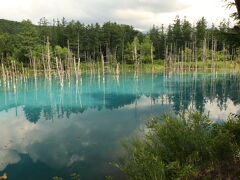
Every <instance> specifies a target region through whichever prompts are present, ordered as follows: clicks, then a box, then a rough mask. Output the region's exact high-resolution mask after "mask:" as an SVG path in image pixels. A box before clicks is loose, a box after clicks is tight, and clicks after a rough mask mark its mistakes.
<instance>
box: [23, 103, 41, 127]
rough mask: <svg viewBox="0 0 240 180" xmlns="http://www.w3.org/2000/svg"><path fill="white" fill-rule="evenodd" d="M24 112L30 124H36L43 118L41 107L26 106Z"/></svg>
mask: <svg viewBox="0 0 240 180" xmlns="http://www.w3.org/2000/svg"><path fill="white" fill-rule="evenodd" d="M23 111H24V112H25V116H26V118H27V120H29V121H30V122H32V123H34V124H36V123H37V122H38V120H39V119H40V116H41V111H42V108H41V107H32V106H25V107H24V108H23Z"/></svg>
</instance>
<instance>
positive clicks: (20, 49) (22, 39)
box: [15, 20, 39, 62]
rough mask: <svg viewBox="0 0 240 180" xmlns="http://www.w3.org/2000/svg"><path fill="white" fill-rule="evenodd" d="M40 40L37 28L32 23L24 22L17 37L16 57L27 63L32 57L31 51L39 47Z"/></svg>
mask: <svg viewBox="0 0 240 180" xmlns="http://www.w3.org/2000/svg"><path fill="white" fill-rule="evenodd" d="M38 43H39V39H38V35H37V30H36V27H35V26H34V25H33V24H32V23H31V21H29V20H27V21H22V22H21V26H20V30H19V33H18V34H17V36H16V45H15V57H16V59H19V60H21V61H23V62H27V61H28V60H29V58H30V57H31V51H34V50H35V49H36V47H37V46H38Z"/></svg>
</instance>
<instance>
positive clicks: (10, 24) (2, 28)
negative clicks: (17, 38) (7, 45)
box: [0, 19, 20, 34]
mask: <svg viewBox="0 0 240 180" xmlns="http://www.w3.org/2000/svg"><path fill="white" fill-rule="evenodd" d="M19 26H20V22H16V21H9V20H5V19H0V32H2V33H10V34H16V33H17V32H18V28H19Z"/></svg>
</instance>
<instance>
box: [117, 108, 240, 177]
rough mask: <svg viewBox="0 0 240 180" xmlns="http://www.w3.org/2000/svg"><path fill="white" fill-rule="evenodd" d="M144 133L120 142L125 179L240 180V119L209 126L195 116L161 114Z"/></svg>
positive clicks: (209, 124) (149, 123)
mask: <svg viewBox="0 0 240 180" xmlns="http://www.w3.org/2000/svg"><path fill="white" fill-rule="evenodd" d="M145 132H147V133H142V134H141V135H138V136H136V137H131V138H129V139H128V140H125V141H124V142H123V147H124V149H125V156H124V157H123V158H122V159H121V161H120V163H119V164H115V166H117V167H118V168H119V169H120V170H121V171H123V172H124V173H125V175H126V177H127V179H133V180H135V179H136V180H161V179H162V180H164V179H186V180H187V179H239V177H240V168H239V165H240V118H239V117H235V116H230V117H229V118H228V119H227V120H226V121H225V122H221V123H216V122H212V121H211V120H210V119H209V117H208V116H206V115H203V114H200V113H197V112H194V113H187V114H185V115H180V116H179V117H174V116H171V115H167V114H164V115H162V116H160V117H155V118H153V119H152V120H150V121H149V122H148V123H147V124H146V129H145Z"/></svg>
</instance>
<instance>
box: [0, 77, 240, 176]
mask: <svg viewBox="0 0 240 180" xmlns="http://www.w3.org/2000/svg"><path fill="white" fill-rule="evenodd" d="M239 77H240V76H239V75H237V74H235V75H234V74H218V75H211V74H207V75H202V74H197V75H196V74H195V75H194V74H186V75H171V76H165V75H163V74H142V75H141V76H139V77H138V79H134V75H133V74H131V73H128V74H123V75H121V76H120V77H119V78H116V77H114V76H112V75H107V76H106V77H105V80H103V79H102V78H99V77H98V76H97V75H92V76H90V75H84V76H83V77H82V83H81V81H80V80H79V81H78V84H76V80H75V78H73V79H72V80H71V83H70V86H69V85H68V82H65V85H64V87H63V88H61V87H60V85H59V81H58V80H57V79H53V80H52V81H51V82H49V81H48V80H45V79H44V78H43V77H42V78H38V79H37V81H35V80H34V79H29V80H28V81H27V83H26V84H24V83H23V82H21V81H19V82H17V84H16V87H15V88H14V85H13V84H12V83H10V84H9V87H7V88H5V87H3V86H1V87H0V123H1V124H0V128H1V130H0V137H1V139H0V142H1V143H0V171H1V173H3V172H7V173H8V174H9V179H10V180H11V179H31V180H32V179H34V180H40V179H41V180H42V179H51V177H53V176H56V175H57V176H62V177H66V176H67V175H69V174H70V173H73V172H77V173H79V174H80V175H81V178H82V179H104V176H106V175H112V174H117V176H121V174H119V172H118V171H117V170H116V169H115V168H113V167H111V166H110V165H109V164H108V162H114V161H116V160H117V158H118V156H119V154H120V153H121V152H120V148H119V139H121V138H124V137H126V136H129V135H132V134H134V133H136V132H137V130H138V129H139V128H140V127H141V126H142V125H143V123H144V120H146V119H147V117H148V116H149V115H150V114H159V113H162V112H171V113H178V112H180V111H181V110H186V109H197V110H199V111H202V112H206V113H207V112H209V111H210V117H211V118H212V119H213V120H224V119H225V118H226V117H227V115H228V114H229V113H230V112H232V113H238V112H239V110H240V105H239V103H240V81H239ZM1 85H3V83H2V82H1Z"/></svg>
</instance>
